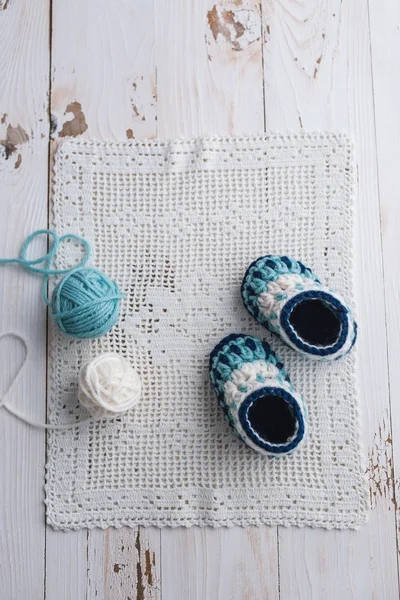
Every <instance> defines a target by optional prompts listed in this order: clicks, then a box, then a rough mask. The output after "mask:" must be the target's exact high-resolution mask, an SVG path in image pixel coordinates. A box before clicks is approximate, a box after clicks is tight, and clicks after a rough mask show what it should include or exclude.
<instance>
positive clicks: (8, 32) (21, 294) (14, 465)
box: [0, 0, 49, 600]
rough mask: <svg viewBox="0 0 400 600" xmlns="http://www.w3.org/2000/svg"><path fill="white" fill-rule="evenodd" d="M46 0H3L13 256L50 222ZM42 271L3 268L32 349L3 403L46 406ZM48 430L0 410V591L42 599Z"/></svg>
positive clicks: (3, 148) (40, 409) (0, 34)
mask: <svg viewBox="0 0 400 600" xmlns="http://www.w3.org/2000/svg"><path fill="white" fill-rule="evenodd" d="M48 31H49V6H48V3H47V2H46V1H45V0H37V1H36V2H29V0H20V1H19V2H3V3H2V4H1V5H0V57H1V58H0V82H1V84H0V215H1V219H0V256H2V257H3V256H16V255H17V254H18V253H19V250H20V247H21V244H22V242H23V240H24V239H25V237H26V236H27V235H28V234H29V233H30V232H31V231H32V230H33V229H36V228H39V227H43V226H46V223H47V154H48V150H47V135H48V119H47V102H48V99H47V91H48V76H49V48H48ZM40 284H41V281H40V278H36V277H32V276H31V275H29V274H28V273H26V272H24V271H23V270H22V269H16V268H15V267H11V266H10V267H1V268H0V334H1V333H3V332H5V331H8V330H17V331H19V332H21V333H22V334H23V335H24V336H26V337H27V338H28V339H29V344H30V349H31V355H30V357H29V360H28V361H27V363H26V364H25V368H24V372H23V377H22V380H21V381H20V383H19V385H18V386H17V387H16V388H15V391H13V392H12V394H11V395H10V401H13V402H15V404H16V405H17V406H18V407H19V408H20V410H24V411H26V412H27V413H28V414H30V415H31V416H32V417H34V418H38V419H43V418H44V414H45V401H46V393H45V383H46V380H45V364H46V323H45V317H46V311H45V306H44V304H43V302H42V300H41V297H40ZM23 354H24V353H23V350H22V346H21V344H19V343H18V342H17V341H16V340H12V339H10V338H7V339H3V340H2V341H1V342H0V364H1V370H0V372H1V377H0V396H1V395H2V394H3V393H4V392H5V391H6V388H7V387H8V385H9V384H10V383H11V380H12V379H13V377H14V376H15V374H16V371H17V369H18V367H19V365H20V364H21V361H22V360H23ZM44 459H45V438H44V433H43V432H42V431H37V430H34V429H32V428H30V427H29V426H27V425H25V424H24V423H21V422H19V421H17V420H16V419H14V418H12V417H11V415H9V414H8V413H6V412H5V410H0V480H1V485H0V586H1V591H0V596H1V597H2V598H4V600H12V599H14V598H42V597H43V584H44V546H45V529H44V505H43V481H44Z"/></svg>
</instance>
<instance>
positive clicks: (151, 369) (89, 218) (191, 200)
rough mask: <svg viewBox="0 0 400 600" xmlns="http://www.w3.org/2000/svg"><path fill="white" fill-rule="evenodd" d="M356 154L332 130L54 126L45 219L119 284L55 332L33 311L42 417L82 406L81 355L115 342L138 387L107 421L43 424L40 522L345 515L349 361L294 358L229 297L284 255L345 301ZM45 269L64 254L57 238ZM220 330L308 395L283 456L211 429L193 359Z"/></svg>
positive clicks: (357, 496) (218, 417)
mask: <svg viewBox="0 0 400 600" xmlns="http://www.w3.org/2000/svg"><path fill="white" fill-rule="evenodd" d="M354 179H355V166H354V162H353V154H352V149H351V144H350V143H349V140H348V138H347V137H346V136H344V135H340V134H332V133H325V134H324V133H322V134H308V133H304V134H301V135H271V136H264V135H262V136H251V137H235V138H230V137H218V138H208V139H198V140H189V141H182V140H175V141H169V142H158V141H146V142H135V141H134V140H131V141H129V142H127V143H121V144H119V143H96V142H90V141H70V142H67V143H65V144H63V145H62V146H61V147H60V149H59V151H58V153H57V156H56V173H55V186H54V215H53V223H52V224H53V226H54V228H55V229H56V230H57V232H59V234H60V235H61V234H62V233H64V232H71V231H73V232H75V233H76V234H79V235H82V236H84V237H85V238H86V239H88V240H89V241H90V243H91V244H92V249H93V257H92V264H93V265H96V267H97V268H99V269H101V270H102V271H103V272H105V273H107V275H108V276H109V277H110V278H111V279H112V280H113V281H116V282H117V284H118V287H119V289H120V291H121V292H122V293H124V294H125V297H124V298H123V299H122V300H121V305H120V318H119V321H118V323H117V324H116V325H115V327H114V328H113V329H112V330H111V331H110V332H109V333H108V334H107V335H106V336H105V337H102V338H100V339H97V340H71V339H67V338H66V336H64V335H63V334H62V333H61V332H59V331H58V329H57V328H56V327H55V326H53V324H52V323H50V342H51V345H50V362H49V374H50V382H49V383H50V385H49V389H50V397H49V408H50V412H49V419H50V422H52V423H59V424H61V423H71V422H74V421H76V420H81V419H83V418H85V417H87V416H88V414H87V412H86V411H85V409H84V408H83V407H82V406H81V405H80V404H79V401H78V396H77V394H78V374H79V369H80V367H81V366H82V365H83V364H85V363H87V362H88V361H90V360H91V359H93V358H95V357H96V356H98V355H99V354H101V353H103V352H118V353H120V354H122V355H123V356H124V357H125V358H126V359H127V360H128V362H129V364H130V365H132V367H133V368H134V369H135V370H136V371H137V372H138V373H139V375H140V378H141V382H142V396H141V399H140V402H139V403H138V404H137V405H136V406H135V407H134V408H133V409H132V410H130V411H128V412H127V413H126V414H124V415H123V416H121V417H117V418H116V419H113V420H104V421H100V422H96V423H90V424H87V425H83V426H77V427H76V428H73V429H70V430H67V431H62V432H53V431H51V432H50V433H49V436H48V464H47V484H46V502H47V518H48V522H49V523H50V524H52V525H53V526H54V527H56V528H61V529H78V528H81V527H107V526H110V525H114V526H117V527H119V526H122V525H131V526H133V525H137V524H141V525H156V526H160V527H161V526H167V525H168V526H179V525H184V526H190V525H212V526H221V525H228V526H230V525H251V524H253V525H259V524H262V523H267V524H271V525H277V524H281V525H290V524H295V525H311V526H323V527H328V528H332V527H340V528H344V527H358V526H359V525H360V524H361V523H362V522H363V521H364V519H365V511H366V505H367V504H366V500H367V497H366V494H365V482H364V477H363V474H362V468H361V459H360V448H359V439H360V438H359V417H358V398H357V394H356V385H355V383H356V382H355V369H354V360H355V357H356V354H357V344H356V345H355V347H354V351H352V352H351V353H350V354H349V355H347V356H346V357H344V358H343V359H341V360H340V361H334V362H330V363H325V362H318V361H310V360H309V359H307V358H306V357H303V356H301V355H300V354H299V353H297V352H293V350H292V349H290V348H289V347H288V346H286V345H285V344H283V343H282V342H281V341H280V340H279V339H278V338H277V337H276V336H272V334H271V333H270V332H269V331H268V330H267V329H266V328H265V327H264V326H262V325H260V324H259V323H258V322H257V321H256V320H255V319H254V318H253V317H251V316H250V315H249V313H248V312H247V311H246V309H245V307H244V306H243V302H242V299H241V294H240V286H241V282H242V279H243V275H244V273H245V271H246V268H247V267H248V265H249V264H250V263H251V262H252V260H254V259H255V258H257V257H259V256H265V255H266V254H274V255H277V256H285V255H286V256H291V257H295V258H301V260H302V261H303V262H304V264H305V265H312V267H313V270H314V271H315V273H318V275H319V276H320V277H321V281H323V282H324V284H326V285H327V286H329V288H331V289H334V290H337V291H338V293H340V294H341V295H342V296H343V297H344V298H346V300H348V301H349V304H350V306H351V307H352V308H353V306H352V298H353V277H352V269H353V255H352V244H351V242H352V237H353V193H354ZM64 250H65V252H62V253H60V255H59V257H58V261H57V262H58V264H57V266H58V267H63V266H66V265H68V264H76V263H77V262H78V260H77V259H78V258H79V257H77V256H76V254H77V252H78V251H79V248H76V247H75V246H74V244H73V243H72V242H70V243H68V242H66V244H65V246H64ZM232 332H243V333H245V334H246V335H251V336H254V337H256V338H259V339H264V340H265V341H267V342H268V343H270V344H271V345H272V347H273V349H274V351H276V353H277V354H278V356H279V357H280V358H281V359H282V362H283V364H284V365H285V368H286V370H287V372H288V373H289V375H290V379H291V381H292V384H293V387H294V389H295V390H296V392H297V393H298V394H299V395H301V396H302V397H303V398H304V400H305V403H306V405H307V411H308V417H307V421H308V431H307V438H306V440H305V442H304V444H302V445H301V447H300V448H298V449H297V450H296V451H295V452H294V453H293V454H290V455H288V456H281V457H279V458H274V457H266V456H263V455H261V454H259V453H257V452H254V450H252V449H251V448H249V447H248V446H247V445H246V444H244V443H243V442H242V441H241V440H240V439H239V438H238V437H237V436H236V435H235V433H234V432H233V431H232V429H231V428H230V427H229V426H228V424H227V423H226V421H225V419H224V415H223V411H222V410H221V408H220V406H219V405H218V402H217V400H216V397H215V392H214V391H213V388H212V385H211V382H210V378H209V356H210V353H211V351H212V349H213V348H214V347H215V346H216V344H218V342H219V341H220V340H221V339H222V338H224V337H225V336H227V335H229V334H230V333H232Z"/></svg>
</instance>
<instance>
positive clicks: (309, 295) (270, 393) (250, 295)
mask: <svg viewBox="0 0 400 600" xmlns="http://www.w3.org/2000/svg"><path fill="white" fill-rule="evenodd" d="M241 292H242V298H243V302H244V305H245V307H246V308H247V310H248V311H249V313H250V314H251V315H252V316H253V317H254V318H255V319H257V321H259V322H260V323H261V324H262V325H264V326H265V327H267V328H268V329H269V330H270V331H272V332H273V333H275V334H277V335H278V336H279V337H280V338H281V339H282V340H283V341H284V342H285V343H286V344H287V345H288V346H290V347H291V348H292V349H293V350H296V351H297V352H300V354H303V355H304V356H307V357H309V358H311V359H316V360H322V361H331V360H336V359H338V358H341V357H342V356H344V355H345V354H347V353H348V352H349V351H350V350H351V348H352V347H353V345H354V343H355V341H356V337H357V324H356V323H355V321H354V319H353V316H352V314H351V311H350V309H349V307H348V306H347V304H346V302H345V301H344V300H343V298H341V297H340V296H339V295H338V294H337V293H336V292H333V291H331V290H329V289H328V288H326V287H325V286H323V285H322V284H321V282H320V281H319V280H318V279H317V277H316V276H315V275H314V273H313V272H312V271H311V269H309V268H308V267H305V266H304V265H303V264H302V263H301V262H299V261H296V260H292V259H290V258H288V257H287V256H273V255H268V256H263V257H261V258H258V259H257V260H256V261H254V262H253V263H252V264H251V265H250V266H249V267H248V269H247V271H246V274H245V276H244V279H243V283H242V288H241ZM210 377H211V382H212V385H213V387H214V390H215V392H216V394H217V397H218V401H219V403H220V405H221V406H222V408H223V410H224V413H225V417H226V419H227V421H228V423H229V424H230V425H231V427H232V428H233V430H234V431H235V432H236V434H237V435H238V436H239V437H240V438H241V439H242V440H243V441H244V442H245V443H246V444H248V445H249V446H250V447H251V448H253V450H256V451H257V452H260V453H262V454H264V455H269V456H271V455H272V456H282V455H286V454H290V453H292V452H293V451H294V450H295V449H296V448H298V447H299V445H300V444H301V443H302V442H303V440H304V438H305V435H306V431H307V410H306V406H305V404H304V401H303V399H302V397H301V396H300V395H299V394H298V393H296V391H295V389H294V388H293V386H292V384H291V381H290V379H289V376H288V374H287V373H286V371H285V369H284V366H283V364H282V363H281V361H280V360H279V358H278V357H277V355H276V354H275V352H273V350H272V349H271V347H270V346H269V344H267V343H266V342H263V341H261V340H259V339H257V338H254V337H252V336H249V335H243V334H231V335H229V336H227V337H225V338H224V339H223V340H221V342H219V344H218V345H217V346H216V347H215V348H214V350H213V351H212V352H211V356H210Z"/></svg>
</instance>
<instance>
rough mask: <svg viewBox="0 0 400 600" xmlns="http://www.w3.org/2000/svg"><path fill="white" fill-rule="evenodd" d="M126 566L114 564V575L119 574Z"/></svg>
mask: <svg viewBox="0 0 400 600" xmlns="http://www.w3.org/2000/svg"><path fill="white" fill-rule="evenodd" d="M125 567H126V565H123V564H120V563H115V564H114V573H119V572H120V571H121V570H122V569H125Z"/></svg>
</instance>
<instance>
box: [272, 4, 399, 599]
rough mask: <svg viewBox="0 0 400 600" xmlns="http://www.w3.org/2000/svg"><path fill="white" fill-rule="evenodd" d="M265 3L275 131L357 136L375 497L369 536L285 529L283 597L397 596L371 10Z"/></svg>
mask: <svg viewBox="0 0 400 600" xmlns="http://www.w3.org/2000/svg"><path fill="white" fill-rule="evenodd" d="M263 8H264V10H263V16H264V21H265V33H266V35H265V40H264V78H265V89H266V93H265V97H266V122H267V126H268V128H269V129H270V130H273V129H285V128H290V129H300V128H301V127H305V128H312V129H326V128H337V129H342V128H343V129H345V130H348V131H350V132H351V133H352V134H353V136H354V138H355V141H356V143H357V147H358V162H359V190H358V200H357V203H358V213H357V227H358V236H357V240H356V251H357V256H356V269H357V270H356V289H357V297H358V320H359V322H360V330H361V334H360V338H359V341H358V345H359V355H360V361H359V371H360V377H359V380H360V391H361V403H362V410H363V414H362V417H363V432H364V436H363V437H364V445H365V447H366V449H367V448H368V449H369V451H370V466H369V473H370V479H371V494H372V498H373V503H374V510H373V512H372V514H371V517H370V523H369V526H365V527H363V528H362V529H361V530H360V531H359V532H351V531H343V532H325V531H319V530H315V531H313V530H309V529H304V530H296V529H293V528H292V529H288V530H280V532H279V538H280V544H279V549H280V559H281V560H280V591H281V596H280V597H281V599H282V600H285V599H290V600H295V599H296V598H318V599H319V598H332V599H333V598H335V599H336V598H339V597H341V598H360V599H361V598H362V599H365V598H372V597H379V598H395V597H397V595H398V587H397V566H396V561H395V556H396V540H395V523H394V512H393V510H392V498H391V496H392V492H391V491H389V493H388V494H387V495H385V494H382V495H381V493H380V489H379V486H380V485H381V482H378V484H376V482H374V478H375V476H376V475H375V473H376V469H378V472H379V469H380V468H381V466H379V465H378V466H377V465H376V464H375V463H376V460H378V461H382V460H383V461H384V462H386V461H390V460H391V454H392V452H391V448H386V449H385V452H386V456H385V452H375V454H379V457H378V458H377V457H376V456H375V455H374V454H373V452H374V450H373V449H374V444H375V443H376V441H377V436H378V438H379V431H381V429H382V420H383V419H386V426H387V427H388V431H389V432H390V423H389V418H388V415H389V414H390V413H389V410H390V407H389V397H388V382H387V360H386V339H385V316H384V310H385V309H384V296H383V274H382V265H381V242H380V231H379V205H378V182H377V172H376V152H375V139H374V138H375V132H374V111H373V89H372V78H371V68H370V40H369V24H368V6H367V4H366V3H365V2H362V1H361V0H360V1H358V0H357V1H355V2H351V3H342V2H341V1H340V0H326V1H324V2H320V3H316V2H313V1H312V0H307V1H306V2H303V3H301V4H293V3H292V2H289V1H282V2H280V3H274V4H272V3H269V2H266V1H265V2H263ZM382 442H383V440H382ZM380 443H381V442H380V440H379V444H380ZM383 443H384V442H383ZM371 453H372V454H371ZM389 464H390V462H389ZM377 485H378V488H377ZM382 485H384V483H383V482H382Z"/></svg>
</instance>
